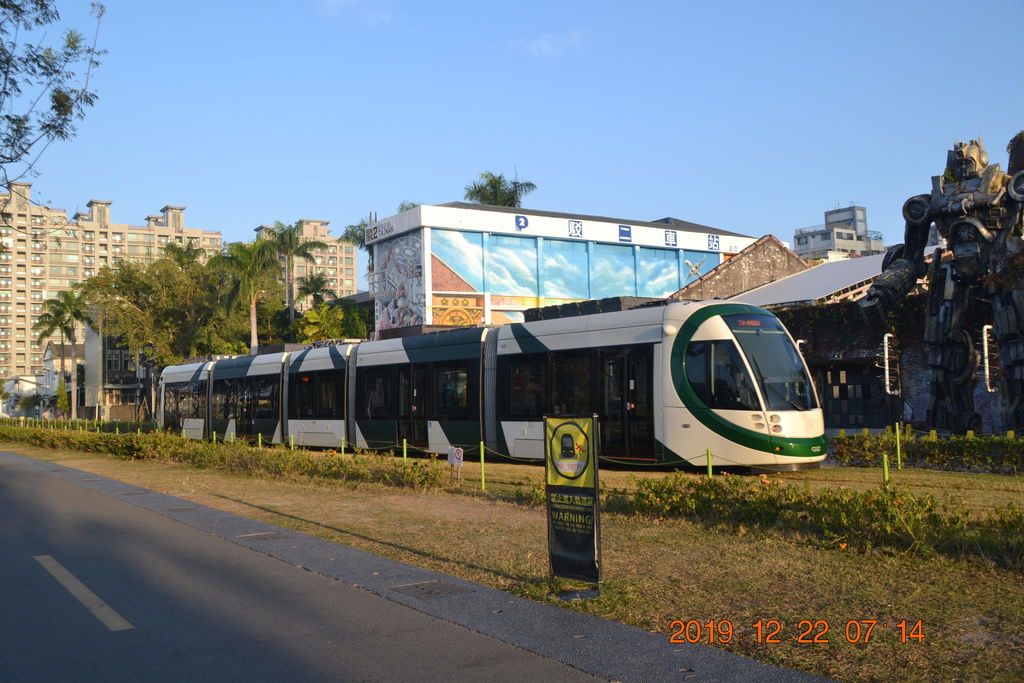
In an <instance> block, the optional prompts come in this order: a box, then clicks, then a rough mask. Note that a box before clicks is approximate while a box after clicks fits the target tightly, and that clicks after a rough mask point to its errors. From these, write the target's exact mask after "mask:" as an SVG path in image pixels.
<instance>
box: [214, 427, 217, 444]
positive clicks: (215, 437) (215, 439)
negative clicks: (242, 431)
mask: <svg viewBox="0 0 1024 683" xmlns="http://www.w3.org/2000/svg"><path fill="white" fill-rule="evenodd" d="M213 443H217V430H216V429H214V430H213Z"/></svg>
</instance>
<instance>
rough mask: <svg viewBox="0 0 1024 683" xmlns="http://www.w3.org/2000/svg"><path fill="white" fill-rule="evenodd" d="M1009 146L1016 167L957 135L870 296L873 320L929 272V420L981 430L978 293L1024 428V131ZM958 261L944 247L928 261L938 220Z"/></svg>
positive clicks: (911, 207)
mask: <svg viewBox="0 0 1024 683" xmlns="http://www.w3.org/2000/svg"><path fill="white" fill-rule="evenodd" d="M1007 150H1008V151H1009V153H1010V162H1009V168H1008V169H1007V171H1008V172H1007V173H1004V172H1003V170H1002V169H1001V168H1000V167H999V164H992V165H989V163H988V154H987V153H986V152H985V146H984V145H983V144H982V142H981V140H980V139H978V140H971V141H970V142H967V143H964V142H956V143H954V145H953V149H951V150H949V152H948V155H947V161H946V170H945V172H944V173H943V174H942V175H941V176H934V177H933V178H932V191H931V194H921V195H917V196H915V197H911V198H910V199H908V200H907V201H906V203H905V204H904V205H903V218H904V220H905V221H906V230H905V233H904V243H903V244H899V245H896V246H894V247H891V248H890V249H889V251H888V253H887V254H886V256H885V259H884V260H883V262H882V273H881V275H880V276H879V277H878V279H877V280H876V281H875V283H874V284H873V285H872V287H871V289H870V290H869V291H868V294H867V296H866V297H865V298H864V299H862V300H861V302H860V305H861V307H862V309H863V311H864V312H865V313H866V314H867V315H868V318H869V319H873V320H875V321H881V319H882V317H883V315H884V314H885V313H886V312H888V311H891V310H893V309H894V308H895V307H896V305H897V304H898V303H899V300H900V299H902V298H903V297H904V296H906V295H907V294H908V293H909V292H910V291H911V290H912V289H913V288H914V286H915V285H916V284H917V281H918V279H919V278H922V277H926V276H927V288H928V295H927V297H928V298H927V313H926V318H925V327H924V341H925V350H926V353H927V361H928V367H929V369H930V370H931V402H930V405H929V409H928V417H927V419H928V423H929V424H930V425H931V426H932V427H934V428H937V429H943V430H950V431H952V432H956V433H963V432H964V431H966V430H968V429H975V430H977V429H979V428H980V426H981V418H980V417H979V415H978V414H977V413H976V412H975V410H974V398H973V389H974V381H975V375H976V370H977V368H978V361H979V354H978V352H977V351H976V350H975V347H974V344H973V342H972V340H971V337H970V336H969V335H968V333H967V331H966V329H965V320H964V318H965V313H966V312H967V309H968V306H969V305H970V301H971V299H970V294H971V293H972V292H974V293H978V294H983V295H984V296H985V297H986V298H989V299H990V300H991V301H992V308H993V311H994V314H995V332H996V339H997V340H998V342H999V346H1000V356H1001V362H1002V368H1003V373H1002V385H1001V391H1002V397H1003V417H1004V421H1005V423H1006V425H1005V426H1006V427H1007V428H1016V429H1020V428H1021V427H1024V238H1022V230H1024V210H1022V207H1024V131H1021V133H1018V134H1017V135H1016V136H1015V137H1014V138H1013V140H1012V141H1011V142H1010V144H1009V146H1008V148H1007ZM933 224H934V225H935V227H936V228H938V231H939V234H940V235H941V236H942V237H943V238H944V239H945V240H946V248H947V249H948V250H949V251H950V252H951V258H948V259H947V260H946V261H942V260H941V258H940V256H941V251H942V250H941V249H936V250H935V253H934V256H933V258H932V260H931V264H930V265H926V263H925V259H924V249H925V246H926V245H927V244H928V233H929V230H930V228H931V226H932V225H933Z"/></svg>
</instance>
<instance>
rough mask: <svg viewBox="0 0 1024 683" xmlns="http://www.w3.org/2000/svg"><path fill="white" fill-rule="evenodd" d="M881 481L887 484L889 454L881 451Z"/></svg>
mask: <svg viewBox="0 0 1024 683" xmlns="http://www.w3.org/2000/svg"><path fill="white" fill-rule="evenodd" d="M882 483H883V484H884V485H885V486H886V487H888V486H889V454H888V453H882Z"/></svg>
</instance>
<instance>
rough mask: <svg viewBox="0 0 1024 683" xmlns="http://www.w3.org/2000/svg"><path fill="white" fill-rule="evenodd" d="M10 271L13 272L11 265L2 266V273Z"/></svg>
mask: <svg viewBox="0 0 1024 683" xmlns="http://www.w3.org/2000/svg"><path fill="white" fill-rule="evenodd" d="M9 272H11V267H10V266H0V273H9Z"/></svg>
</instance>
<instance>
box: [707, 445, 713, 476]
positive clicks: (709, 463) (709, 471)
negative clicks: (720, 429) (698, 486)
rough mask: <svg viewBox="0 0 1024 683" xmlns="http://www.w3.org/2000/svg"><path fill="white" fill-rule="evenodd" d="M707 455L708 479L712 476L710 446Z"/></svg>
mask: <svg viewBox="0 0 1024 683" xmlns="http://www.w3.org/2000/svg"><path fill="white" fill-rule="evenodd" d="M707 456H708V479H710V478H711V477H712V476H713V475H712V474H711V449H710V448H709V449H708V450H707Z"/></svg>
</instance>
